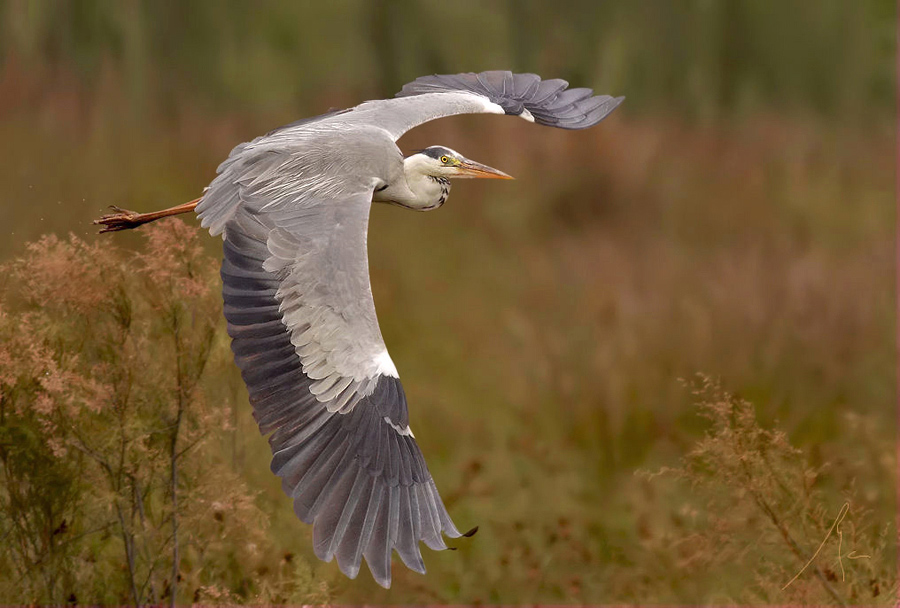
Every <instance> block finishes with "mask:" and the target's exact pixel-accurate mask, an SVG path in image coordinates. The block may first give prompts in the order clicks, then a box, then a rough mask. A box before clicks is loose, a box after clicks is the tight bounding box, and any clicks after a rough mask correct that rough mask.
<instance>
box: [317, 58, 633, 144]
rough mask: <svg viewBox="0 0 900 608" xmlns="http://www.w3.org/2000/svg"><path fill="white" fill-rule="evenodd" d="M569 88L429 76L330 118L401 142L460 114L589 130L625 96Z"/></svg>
mask: <svg viewBox="0 0 900 608" xmlns="http://www.w3.org/2000/svg"><path fill="white" fill-rule="evenodd" d="M568 86H569V83H568V82H566V81H565V80H560V79H552V80H541V78H540V77H539V76H538V75H536V74H513V73H512V72H508V71H493V72H481V73H480V74H474V73H468V74H444V75H434V76H423V77H421V78H417V79H416V80H414V81H412V82H410V83H408V84H406V85H404V86H403V88H402V89H401V90H400V92H399V93H397V97H396V98H394V99H381V100H377V101H367V102H365V103H362V104H360V105H358V106H356V107H355V108H352V109H351V110H350V111H349V112H346V113H343V114H339V115H336V116H334V117H331V118H329V120H333V121H340V122H344V123H351V124H368V125H376V126H379V127H381V128H383V129H385V130H387V131H388V132H389V133H390V134H391V136H393V138H394V139H395V140H396V139H399V138H400V137H401V136H402V135H403V134H404V133H406V132H407V131H409V130H410V129H412V128H413V127H415V126H417V125H420V124H422V123H424V122H428V121H429V120H434V119H436V118H441V117H444V116H452V115H454V114H478V113H492V114H512V115H515V116H521V117H522V118H525V119H526V120H531V121H534V122H536V123H538V124H541V125H548V126H551V127H559V128H562V129H586V128H587V127H591V126H593V125H595V124H597V123H598V122H600V121H601V120H603V119H604V118H606V116H608V115H609V113H610V112H612V111H613V110H615V109H616V107H618V105H619V104H620V103H622V101H623V100H624V99H625V98H624V97H610V96H609V95H594V92H593V91H592V90H591V89H584V88H579V89H569V88H567V87H568Z"/></svg>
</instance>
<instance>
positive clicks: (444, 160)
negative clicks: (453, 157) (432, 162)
mask: <svg viewBox="0 0 900 608" xmlns="http://www.w3.org/2000/svg"><path fill="white" fill-rule="evenodd" d="M441 162H442V163H444V164H445V165H446V164H447V163H449V162H450V159H449V158H447V157H446V156H442V157H441Z"/></svg>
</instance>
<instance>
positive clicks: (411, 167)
mask: <svg viewBox="0 0 900 608" xmlns="http://www.w3.org/2000/svg"><path fill="white" fill-rule="evenodd" d="M418 156H419V155H413V156H410V157H409V158H406V159H404V161H403V173H404V175H405V177H406V184H404V186H405V187H389V188H387V189H386V190H385V191H384V193H383V198H382V200H385V201H387V202H391V203H395V204H397V205H401V206H403V207H408V208H410V209H415V210H417V211H430V210H431V209H437V208H438V207H440V206H441V205H443V204H444V203H445V202H446V201H447V197H448V196H449V195H450V180H449V179H447V178H446V177H434V176H432V175H428V174H427V173H425V169H426V165H425V164H424V163H423V162H422V161H421V159H420V158H417V157H418ZM376 200H378V199H376Z"/></svg>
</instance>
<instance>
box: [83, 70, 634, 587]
mask: <svg viewBox="0 0 900 608" xmlns="http://www.w3.org/2000/svg"><path fill="white" fill-rule="evenodd" d="M567 86H568V83H566V82H565V81H564V80H541V79H540V78H539V77H538V76H536V75H534V74H512V73H511V72H506V71H495V72H482V73H480V74H472V73H469V74H456V75H435V76H425V77H422V78H418V79H416V80H415V81H413V82H411V83H409V84H407V85H405V86H404V87H403V89H402V90H401V91H400V92H399V93H398V94H397V96H396V97H395V98H393V99H384V100H377V101H367V102H364V103H362V104H360V105H358V106H356V107H354V108H350V109H347V110H343V111H337V112H330V113H328V114H323V115H321V116H317V117H314V118H308V119H304V120H301V121H298V122H296V123H293V124H290V125H287V126H285V127H282V128H280V129H276V130H274V131H272V132H270V133H268V134H266V135H263V136H262V137H258V138H256V139H254V140H253V141H251V142H249V143H244V144H241V145H239V146H237V147H236V148H235V149H234V150H233V151H232V152H231V154H230V155H229V157H228V159H226V160H225V162H223V163H222V164H221V166H220V167H219V169H218V176H217V177H216V178H215V180H213V182H212V183H211V184H210V185H209V187H208V188H207V190H206V191H205V193H204V194H203V196H202V197H201V198H200V199H198V200H197V201H193V202H191V203H188V204H186V205H181V206H179V207H175V208H173V209H172V210H166V211H162V212H157V213H152V214H136V213H133V212H128V211H123V210H118V211H120V213H117V214H113V215H108V216H105V217H103V218H101V219H100V220H97V222H96V223H100V224H104V226H105V227H104V229H103V231H111V230H121V229H126V228H133V227H135V226H137V225H140V224H142V223H145V222H147V221H152V220H153V219H158V218H159V217H164V216H166V215H173V214H175V213H181V212H184V211H188V210H191V209H193V208H194V207H196V212H197V214H198V216H199V217H200V221H201V224H202V225H203V226H204V227H206V228H208V229H209V230H210V232H211V233H212V234H214V235H219V234H221V235H222V237H223V239H224V260H223V262H222V271H221V274H222V282H223V289H222V293H223V297H224V301H225V317H226V319H227V321H228V333H229V335H230V336H231V338H232V350H233V351H234V357H235V361H236V363H237V365H238V367H240V369H241V374H242V376H243V379H244V382H245V383H246V384H247V389H248V391H249V395H250V403H251V404H252V405H253V410H254V417H255V418H256V420H257V422H258V423H259V428H260V431H261V432H262V433H263V434H270V437H269V443H270V445H271V447H272V453H273V458H272V471H273V472H274V473H275V474H276V475H278V476H279V477H280V478H281V480H282V487H283V488H284V491H285V493H286V494H287V495H288V496H290V497H291V499H293V502H294V511H295V512H296V513H297V516H298V517H299V518H300V519H301V520H303V521H304V522H306V523H309V524H312V526H313V546H314V550H315V553H316V555H317V556H318V557H319V558H320V559H323V560H325V561H331V560H332V559H333V558H337V562H338V566H339V567H340V569H341V571H342V572H343V573H344V574H346V575H347V576H349V577H351V578H354V577H356V575H357V574H358V573H359V568H360V563H361V561H362V558H365V560H366V562H367V564H368V566H369V570H370V571H371V572H372V576H373V577H374V578H375V580H376V581H377V582H378V584H380V585H382V586H384V587H389V586H390V583H391V555H392V552H393V551H397V553H398V554H399V556H400V559H402V560H403V562H404V563H405V564H406V565H407V566H408V567H409V568H411V569H413V570H415V571H417V572H422V573H424V572H425V565H424V563H423V561H422V555H421V553H420V550H419V542H420V541H424V542H425V544H426V545H427V546H428V547H430V548H432V549H446V548H447V545H446V544H445V542H444V538H443V537H444V536H448V537H459V536H461V533H460V532H459V530H457V528H456V526H455V525H454V524H453V521H452V520H451V518H450V515H449V514H448V513H447V510H446V509H445V508H444V504H443V502H442V501H441V497H440V495H439V493H438V490H437V487H436V486H435V483H434V480H433V479H432V477H431V474H430V473H429V472H428V467H427V466H426V465H425V460H424V458H423V456H422V452H421V450H420V449H419V446H418V445H417V444H416V441H415V438H414V435H413V432H412V430H411V429H410V426H409V415H408V411H407V403H406V396H405V394H404V392H403V386H402V385H401V384H400V380H399V377H398V373H397V369H396V367H395V366H394V363H393V361H391V357H390V355H389V354H388V351H387V348H386V347H385V344H384V340H383V339H382V336H381V330H380V329H379V327H378V319H377V317H376V315H375V304H374V301H373V299H372V290H371V287H370V285H369V272H368V259H367V253H366V233H367V229H368V223H369V209H370V208H371V204H372V202H385V203H391V204H395V205H400V206H403V207H407V208H410V209H416V210H420V211H425V210H430V209H436V208H437V207H440V206H441V205H442V204H444V202H446V200H447V196H448V195H449V192H450V181H449V180H450V179H451V178H454V177H483V178H484V177H490V178H509V176H508V175H506V174H505V173H503V172H501V171H498V170H496V169H493V168H491V167H487V166H485V165H482V164H480V163H477V162H475V161H472V160H469V159H467V158H465V157H464V156H462V155H461V154H459V153H458V152H455V151H453V150H451V149H449V148H446V147H443V146H432V147H430V148H427V149H426V150H423V151H421V152H419V153H416V154H413V155H411V156H409V157H406V158H404V157H403V154H402V153H401V152H400V149H399V148H398V147H397V145H396V143H395V142H396V141H397V139H399V138H400V136H402V135H403V134H404V133H405V132H406V131H408V130H409V129H412V128H413V127H415V126H417V125H419V124H422V123H424V122H427V121H429V120H433V119H436V118H441V117H444V116H450V115H454V114H470V113H494V114H511V115H515V116H520V117H522V118H524V119H526V120H529V121H531V122H536V123H538V124H542V125H549V126H553V127H560V128H564V129H584V128H587V127H590V126H593V125H595V124H597V123H598V122H600V121H601V120H602V119H603V118H605V117H606V116H607V115H608V114H609V113H610V112H612V111H613V110H614V109H615V108H616V107H617V106H618V105H619V104H620V103H621V102H622V100H623V98H622V97H617V98H613V97H610V96H607V95H598V96H595V95H593V92H592V91H591V90H590V89H568V88H567Z"/></svg>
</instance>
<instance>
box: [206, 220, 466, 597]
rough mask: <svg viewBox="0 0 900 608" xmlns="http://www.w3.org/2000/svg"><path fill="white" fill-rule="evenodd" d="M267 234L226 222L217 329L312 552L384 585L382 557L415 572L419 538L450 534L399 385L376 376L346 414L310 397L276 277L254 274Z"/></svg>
mask: <svg viewBox="0 0 900 608" xmlns="http://www.w3.org/2000/svg"><path fill="white" fill-rule="evenodd" d="M267 230H268V229H267V228H266V227H265V226H264V225H262V224H261V223H259V221H258V220H257V219H256V218H253V217H252V216H250V215H249V214H243V213H240V212H239V213H238V214H236V216H235V217H234V218H233V219H232V220H230V221H229V222H228V224H227V226H226V239H225V242H224V250H225V259H224V261H223V263H222V271H221V274H222V280H223V284H224V288H223V294H224V299H225V316H226V319H227V321H228V332H229V334H230V335H231V337H232V349H233V351H234V354H235V361H236V362H237V364H238V366H239V367H240V369H241V372H242V375H243V378H244V381H245V383H246V384H247V389H248V391H249V394H250V402H251V403H252V405H253V408H254V417H255V418H256V420H257V422H258V423H259V427H260V431H261V432H262V433H264V434H268V433H271V436H270V438H269V443H270V445H271V447H272V452H273V459H272V471H273V472H274V473H275V474H276V475H278V476H279V477H281V479H282V487H283V489H284V491H285V493H286V494H287V495H288V496H290V497H291V498H292V499H293V501H294V511H295V512H296V513H297V516H298V517H299V518H300V519H301V520H303V521H304V522H306V523H309V524H313V546H314V550H315V553H316V555H317V556H318V557H319V558H320V559H322V560H325V561H331V559H333V558H335V557H336V558H337V561H338V565H339V567H340V569H341V571H342V572H344V574H346V575H347V576H349V577H351V578H355V577H356V575H357V574H358V572H359V568H360V563H361V559H362V557H365V559H366V562H367V563H368V564H369V570H370V571H371V572H372V575H373V577H374V578H375V580H376V581H377V582H378V583H379V584H380V585H382V586H384V587H389V586H390V582H391V567H390V564H391V552H392V550H394V549H396V550H397V552H398V554H399V555H400V557H401V559H402V560H403V561H404V563H406V565H407V566H408V567H409V568H411V569H413V570H415V571H417V572H424V571H425V565H424V563H423V561H422V556H421V553H420V551H419V541H420V540H421V541H424V542H425V544H426V545H428V546H429V547H430V548H432V549H445V548H447V547H446V544H445V543H444V540H443V538H442V536H441V534H442V533H443V534H446V535H447V536H450V537H459V536H460V533H459V531H458V530H457V529H456V527H455V526H454V525H453V522H452V520H451V519H450V516H449V514H448V513H447V510H446V509H445V507H444V505H443V502H442V501H441V498H440V496H439V495H438V491H437V487H436V486H435V484H434V481H433V480H432V478H431V474H430V473H429V472H428V467H427V466H426V465H425V460H424V458H423V456H422V452H421V451H420V450H419V447H418V445H416V442H415V439H413V437H412V435H411V434H410V433H408V432H407V433H401V432H398V430H397V429H398V428H399V429H404V428H405V429H408V426H409V419H408V410H407V405H406V396H405V394H404V392H403V387H402V386H401V384H400V381H399V379H397V378H394V377H391V376H385V375H381V376H378V377H377V382H376V384H375V387H374V390H373V391H372V393H371V394H368V395H365V396H362V397H361V398H360V400H359V401H358V402H357V403H356V405H355V406H354V407H353V408H352V409H351V410H350V411H349V412H347V413H343V414H342V413H339V412H334V411H329V409H328V408H327V407H326V406H325V404H323V403H321V402H320V401H319V400H318V399H317V398H316V396H315V395H313V393H312V392H311V386H312V384H313V382H314V381H313V380H312V379H311V378H309V377H308V376H307V375H306V374H305V373H304V371H303V366H302V364H301V361H300V359H299V357H298V356H297V355H296V353H295V351H294V345H293V344H292V343H291V334H290V332H289V331H288V328H287V327H286V326H285V324H284V323H283V321H282V317H281V312H280V311H279V302H278V301H277V299H276V293H277V291H278V289H279V280H278V278H277V276H275V275H273V274H272V273H270V272H268V271H266V270H265V269H264V268H263V264H264V263H265V260H266V259H268V257H269V256H270V254H269V251H268V248H267V246H266V244H265V242H264V241H263V238H265V235H266V232H267Z"/></svg>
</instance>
